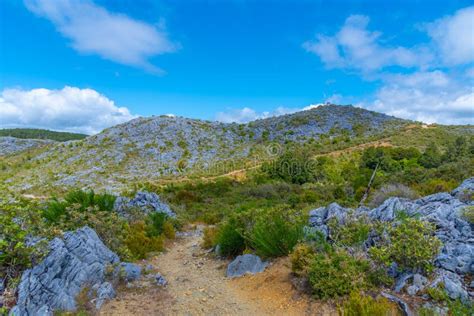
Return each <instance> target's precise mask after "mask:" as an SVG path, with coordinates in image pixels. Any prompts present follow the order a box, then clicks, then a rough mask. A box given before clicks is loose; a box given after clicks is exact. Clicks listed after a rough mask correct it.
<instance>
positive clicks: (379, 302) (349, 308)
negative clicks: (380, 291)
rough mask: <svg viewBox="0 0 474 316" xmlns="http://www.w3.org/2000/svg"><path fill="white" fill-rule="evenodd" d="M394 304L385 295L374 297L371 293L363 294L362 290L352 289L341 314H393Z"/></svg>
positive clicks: (342, 315) (385, 315)
mask: <svg viewBox="0 0 474 316" xmlns="http://www.w3.org/2000/svg"><path fill="white" fill-rule="evenodd" d="M393 310H396V306H393V304H392V303H390V301H389V300H387V299H386V298H384V297H377V298H373V297H372V296H370V295H366V294H364V295H363V294H361V292H360V291H357V290H355V291H352V292H351V294H350V295H349V298H348V299H347V300H346V301H345V302H344V303H343V305H342V307H341V308H340V309H339V315H341V316H373V315H377V316H390V315H393V313H392V312H393Z"/></svg>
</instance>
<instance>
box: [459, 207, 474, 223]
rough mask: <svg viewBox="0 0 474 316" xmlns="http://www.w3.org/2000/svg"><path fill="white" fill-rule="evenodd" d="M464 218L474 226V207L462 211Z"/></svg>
mask: <svg viewBox="0 0 474 316" xmlns="http://www.w3.org/2000/svg"><path fill="white" fill-rule="evenodd" d="M461 215H462V217H463V218H464V219H465V220H466V221H468V222H469V223H470V224H474V206H467V207H465V208H464V209H463V210H462V213H461Z"/></svg>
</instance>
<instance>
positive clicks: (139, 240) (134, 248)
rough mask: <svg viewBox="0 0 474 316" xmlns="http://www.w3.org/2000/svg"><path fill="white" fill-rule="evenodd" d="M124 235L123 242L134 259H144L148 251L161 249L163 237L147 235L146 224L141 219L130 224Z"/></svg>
mask: <svg viewBox="0 0 474 316" xmlns="http://www.w3.org/2000/svg"><path fill="white" fill-rule="evenodd" d="M126 235H127V237H126V239H125V240H124V243H125V245H126V246H127V248H128V250H129V251H130V253H131V256H132V257H133V258H134V259H145V258H146V256H147V254H148V253H150V252H158V251H162V250H163V237H162V236H153V237H149V236H147V234H146V225H145V222H143V221H138V222H135V223H133V224H131V225H130V226H129V227H128V229H127V234H126Z"/></svg>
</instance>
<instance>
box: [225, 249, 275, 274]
mask: <svg viewBox="0 0 474 316" xmlns="http://www.w3.org/2000/svg"><path fill="white" fill-rule="evenodd" d="M266 267H267V263H266V262H262V260H261V259H260V257H259V256H256V255H252V254H245V255H241V256H238V257H237V258H235V259H234V261H232V262H231V263H230V264H229V266H228V267H227V277H229V278H235V277H240V276H243V275H245V274H247V273H250V274H255V273H259V272H263V270H265V268H266Z"/></svg>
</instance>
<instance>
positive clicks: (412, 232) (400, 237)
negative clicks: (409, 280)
mask: <svg viewBox="0 0 474 316" xmlns="http://www.w3.org/2000/svg"><path fill="white" fill-rule="evenodd" d="M434 229H435V227H434V226H433V225H432V224H431V223H429V222H426V221H421V220H418V219H416V218H406V217H405V218H401V219H400V223H398V224H397V225H395V226H388V227H387V228H386V230H387V233H388V239H389V240H385V242H384V243H383V244H382V245H380V246H376V247H372V248H370V249H369V254H370V256H371V257H372V258H373V259H374V260H375V261H377V262H380V263H382V264H385V265H387V266H388V265H390V264H391V263H392V262H396V263H397V264H398V266H399V267H401V268H402V269H409V270H425V271H430V270H431V267H432V261H433V258H434V257H435V256H436V254H437V253H438V252H439V249H440V247H441V241H440V240H439V239H438V238H436V237H435V236H433V235H434Z"/></svg>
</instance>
